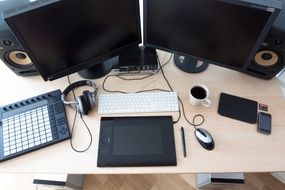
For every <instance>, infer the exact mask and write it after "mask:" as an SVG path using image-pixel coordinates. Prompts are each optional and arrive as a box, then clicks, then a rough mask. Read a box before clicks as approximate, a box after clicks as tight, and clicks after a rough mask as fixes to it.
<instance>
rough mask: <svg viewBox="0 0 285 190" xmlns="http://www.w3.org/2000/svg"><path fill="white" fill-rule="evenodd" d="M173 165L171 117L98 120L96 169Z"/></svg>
mask: <svg viewBox="0 0 285 190" xmlns="http://www.w3.org/2000/svg"><path fill="white" fill-rule="evenodd" d="M176 165H177V162H176V151H175V142H174V133H173V121H172V117H171V116H159V117H102V118H101V126H100V137H99V147H98V160H97V166H98V167H110V166H111V167H119V166H120V167H121V166H176Z"/></svg>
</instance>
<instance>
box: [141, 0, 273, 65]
mask: <svg viewBox="0 0 285 190" xmlns="http://www.w3.org/2000/svg"><path fill="white" fill-rule="evenodd" d="M271 14H272V13H271V12H268V11H265V10H261V9H255V8H249V7H245V6H239V5H236V4H231V3H226V2H222V1H217V0H148V1H147V34H146V35H147V38H146V39H147V42H146V43H147V44H151V45H155V46H157V47H161V48H164V49H168V50H171V51H174V52H180V53H184V54H188V55H193V56H196V57H200V58H204V59H208V60H212V61H216V62H218V63H223V64H227V65H231V66H234V67H238V68H241V67H242V66H243V65H244V63H245V62H246V60H247V58H248V57H249V55H250V53H251V52H252V50H253V48H254V45H255V43H256V41H257V39H258V37H259V36H260V33H261V32H262V30H263V28H264V26H265V25H266V23H267V21H268V19H269V17H270V16H271Z"/></svg>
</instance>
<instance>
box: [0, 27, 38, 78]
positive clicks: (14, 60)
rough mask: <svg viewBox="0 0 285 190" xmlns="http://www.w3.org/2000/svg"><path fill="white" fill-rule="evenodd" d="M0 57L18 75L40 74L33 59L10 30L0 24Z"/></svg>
mask: <svg viewBox="0 0 285 190" xmlns="http://www.w3.org/2000/svg"><path fill="white" fill-rule="evenodd" d="M0 59H1V60H2V61H3V62H4V63H5V64H6V65H7V66H8V67H9V68H10V69H11V70H12V71H14V72H15V73H16V74H17V75H19V76H32V75H38V74H39V73H38V71H37V69H36V68H35V66H34V65H33V63H32V61H31V60H30V58H29V57H28V55H27V54H26V52H25V51H24V49H23V48H22V47H21V45H20V44H19V43H18V41H17V40H16V39H15V38H14V36H13V34H12V33H11V31H10V30H7V29H4V27H2V28H1V25H0Z"/></svg>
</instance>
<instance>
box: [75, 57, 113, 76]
mask: <svg viewBox="0 0 285 190" xmlns="http://www.w3.org/2000/svg"><path fill="white" fill-rule="evenodd" d="M118 62H119V56H116V57H113V58H111V59H109V60H107V61H104V62H102V63H100V64H97V65H95V66H93V67H90V68H88V69H84V70H81V71H79V72H78V74H79V75H80V76H81V77H82V78H85V79H99V78H102V77H104V76H105V75H107V74H108V73H109V72H110V71H111V70H112V69H113V66H114V65H117V64H118Z"/></svg>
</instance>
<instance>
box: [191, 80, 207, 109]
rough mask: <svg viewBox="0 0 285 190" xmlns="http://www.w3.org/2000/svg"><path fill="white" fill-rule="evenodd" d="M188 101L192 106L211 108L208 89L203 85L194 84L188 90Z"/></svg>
mask: <svg viewBox="0 0 285 190" xmlns="http://www.w3.org/2000/svg"><path fill="white" fill-rule="evenodd" d="M189 101H190V103H191V104H192V105H193V106H200V105H203V106H205V107H210V106H211V100H210V99H209V89H208V88H207V87H206V86H205V85H203V84H195V85H193V86H192V87H191V88H190V89H189Z"/></svg>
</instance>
